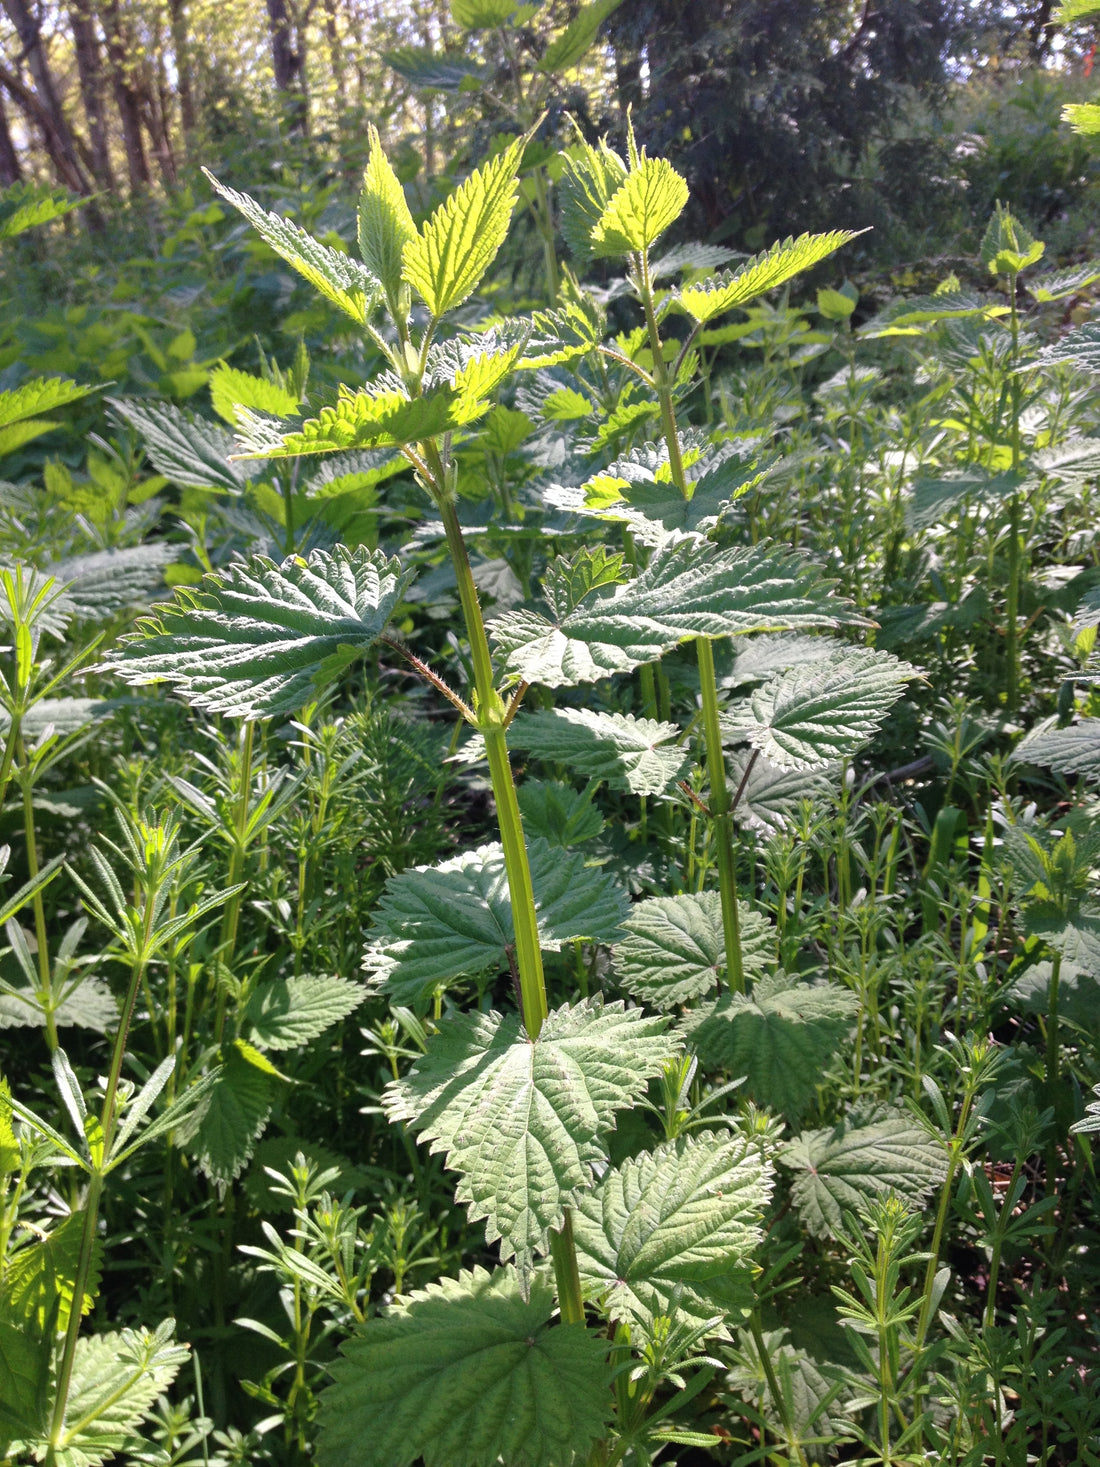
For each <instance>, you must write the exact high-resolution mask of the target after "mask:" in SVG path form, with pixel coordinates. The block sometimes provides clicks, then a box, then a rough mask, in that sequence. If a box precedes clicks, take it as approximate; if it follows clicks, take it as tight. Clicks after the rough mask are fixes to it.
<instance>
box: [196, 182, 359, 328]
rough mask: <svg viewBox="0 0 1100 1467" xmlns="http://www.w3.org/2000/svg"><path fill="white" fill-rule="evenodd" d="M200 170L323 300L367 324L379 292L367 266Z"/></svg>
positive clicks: (353, 318)
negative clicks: (270, 212)
mask: <svg viewBox="0 0 1100 1467" xmlns="http://www.w3.org/2000/svg"><path fill="white" fill-rule="evenodd" d="M203 172H204V173H205V174H206V176H207V178H208V179H209V180H210V182H211V183H212V184H213V186H214V188H215V189H216V190H217V191H218V193H219V194H221V196H222V198H223V199H225V200H226V201H227V202H228V203H230V204H232V205H233V207H234V208H235V209H239V210H240V212H241V213H242V214H243V215H244V217H245V218H246V219H247V220H248V222H249V224H251V225H252V227H253V229H255V230H256V231H257V233H258V234H260V235H261V236H262V238H263V239H264V241H265V243H267V244H268V245H270V246H271V248H272V249H273V250H274V251H275V253H276V254H277V255H278V256H279V257H280V258H281V259H283V260H285V261H286V262H287V264H288V265H289V266H290V267H291V269H293V270H296V271H297V272H298V274H299V275H301V276H302V277H303V279H305V280H308V281H309V283H310V285H312V286H313V288H314V290H317V291H319V292H320V293H321V295H323V296H324V297H325V299H326V300H330V301H331V302H332V304H333V305H334V306H339V308H340V310H342V311H345V312H346V313H347V314H348V315H349V316H350V317H351V318H352V320H353V321H357V322H358V323H359V325H360V326H365V325H366V323H367V322H368V321H369V320H370V318H371V316H372V315H373V313H374V309H375V307H376V306H377V305H378V302H379V299H380V297H381V294H382V292H381V289H380V287H379V282H378V279H377V277H376V276H375V275H373V274H372V273H371V271H370V270H368V269H367V267H366V265H364V264H361V263H360V261H358V260H356V259H354V258H353V256H351V255H347V254H345V253H344V252H343V251H342V250H334V249H333V248H332V247H331V246H330V245H326V244H322V243H321V241H320V240H319V239H314V238H313V236H312V235H311V234H309V233H308V232H307V231H306V230H304V229H303V228H302V227H301V225H298V224H295V223H294V221H293V220H292V219H283V218H282V217H281V216H280V215H278V214H269V213H268V211H267V210H266V209H265V208H263V207H262V206H261V205H260V204H258V203H257V202H256V200H255V199H252V198H249V196H248V194H242V193H238V192H237V190H236V189H232V188H227V187H226V186H225V184H222V183H219V182H218V180H217V179H216V178H215V177H214V175H213V174H212V173H211V172H210V171H209V169H206V168H204V169H203Z"/></svg>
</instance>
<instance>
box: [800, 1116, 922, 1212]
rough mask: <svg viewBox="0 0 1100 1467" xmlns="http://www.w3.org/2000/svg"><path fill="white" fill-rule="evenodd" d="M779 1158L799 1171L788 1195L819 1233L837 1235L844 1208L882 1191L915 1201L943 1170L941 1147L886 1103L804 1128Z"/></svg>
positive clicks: (856, 1206)
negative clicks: (812, 1128)
mask: <svg viewBox="0 0 1100 1467" xmlns="http://www.w3.org/2000/svg"><path fill="white" fill-rule="evenodd" d="M779 1160H780V1161H781V1162H782V1163H783V1165H784V1166H785V1167H789V1168H790V1169H791V1170H792V1171H793V1172H795V1173H796V1174H797V1175H796V1176H795V1178H794V1181H793V1182H792V1183H791V1197H792V1198H793V1200H794V1204H795V1206H796V1207H797V1208H798V1211H799V1215H800V1216H801V1218H802V1221H803V1223H804V1224H805V1225H806V1227H807V1228H808V1229H809V1231H810V1232H811V1233H813V1235H814V1236H815V1237H817V1238H830V1237H832V1238H835V1237H838V1236H839V1234H840V1232H841V1227H842V1223H843V1215H844V1213H845V1212H858V1211H859V1210H860V1209H861V1208H862V1207H864V1206H866V1204H867V1203H868V1202H872V1201H873V1200H874V1199H875V1198H876V1197H880V1196H882V1194H883V1193H885V1192H894V1193H896V1194H897V1195H898V1196H899V1197H901V1198H904V1200H905V1201H906V1202H909V1203H911V1204H912V1205H913V1206H914V1207H917V1206H919V1204H920V1202H921V1201H922V1200H923V1198H924V1197H926V1196H927V1195H928V1193H929V1192H930V1191H931V1190H932V1188H933V1187H937V1186H939V1184H940V1183H941V1182H942V1181H943V1179H944V1176H945V1175H946V1171H947V1168H946V1163H945V1159H944V1154H943V1148H942V1147H941V1146H939V1145H938V1144H937V1143H936V1142H935V1141H934V1140H933V1139H932V1138H931V1137H930V1136H929V1135H928V1133H927V1131H925V1130H924V1128H923V1127H922V1126H919V1125H918V1124H917V1122H916V1121H915V1120H914V1119H913V1118H912V1116H910V1115H908V1114H906V1112H905V1111H901V1110H894V1109H892V1108H891V1107H889V1106H879V1107H877V1108H875V1109H871V1110H867V1111H863V1112H855V1113H853V1114H852V1115H850V1116H847V1117H846V1118H845V1119H844V1120H842V1121H840V1122H839V1123H838V1124H837V1125H835V1126H832V1127H826V1128H825V1129H824V1130H821V1131H803V1132H802V1134H801V1135H800V1136H797V1137H796V1138H795V1139H794V1140H793V1141H790V1142H788V1143H787V1144H786V1145H785V1146H784V1147H783V1148H782V1149H781V1151H780V1153H779Z"/></svg>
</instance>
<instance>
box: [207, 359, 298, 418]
mask: <svg viewBox="0 0 1100 1467" xmlns="http://www.w3.org/2000/svg"><path fill="white" fill-rule="evenodd" d="M210 401H211V402H212V403H213V406H214V411H215V412H216V413H217V415H218V417H219V418H222V419H224V421H225V422H227V423H228V424H229V426H230V427H231V428H235V427H236V426H237V409H238V408H242V407H244V408H253V409H255V410H256V411H257V412H261V413H273V414H274V415H275V417H277V418H288V417H290V416H291V415H292V414H293V413H296V412H297V411H298V399H297V398H296V397H295V395H294V393H293V392H291V391H290V390H289V389H288V388H286V387H281V386H280V385H279V383H278V382H270V381H269V380H268V379H267V378H266V377H254V376H253V375H252V373H251V372H242V371H240V370H238V368H236V367H227V366H226V365H225V363H224V362H223V363H222V364H221V366H219V367H215V369H214V370H213V372H211V374H210Z"/></svg>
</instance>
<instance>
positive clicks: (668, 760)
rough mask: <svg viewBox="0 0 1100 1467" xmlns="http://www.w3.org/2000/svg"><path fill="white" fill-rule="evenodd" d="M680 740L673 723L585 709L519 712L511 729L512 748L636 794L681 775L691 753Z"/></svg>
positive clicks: (654, 790)
mask: <svg viewBox="0 0 1100 1467" xmlns="http://www.w3.org/2000/svg"><path fill="white" fill-rule="evenodd" d="M679 739H680V730H679V728H677V726H676V724H674V723H657V722H655V721H654V720H653V719H652V718H635V716H634V714H633V713H594V712H592V711H591V710H590V709H587V708H542V709H540V710H539V711H538V712H537V713H528V714H521V715H520V716H519V717H518V718H517V719H516V720H515V721H514V722H513V723H512V725H511V729H510V731H509V743H510V744H511V745H512V747H513V748H515V749H523V750H526V752H527V753H529V754H535V755H537V756H538V758H540V759H546V760H547V761H549V762H550V763H557V764H564V765H566V766H568V767H569V768H570V769H572V770H574V771H575V772H576V773H577V774H582V775H585V776H586V777H588V778H590V779H605V780H607V782H608V784H609V785H611V786H612V787H614V788H619V789H629V790H631V791H632V792H633V793H634V794H636V795H659V794H663V793H664V791H665V790H667V789H668V787H669V786H670V785H671V784H674V783H675V781H676V780H677V779H679V778H681V777H682V776H683V774H684V773H685V772H686V770H687V768H688V765H689V764H690V763H691V752H690V750H688V749H686V748H685V747H684V746H683V745H682V744H681V743H680V742H679Z"/></svg>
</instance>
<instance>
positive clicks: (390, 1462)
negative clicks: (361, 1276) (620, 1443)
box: [318, 1268, 611, 1467]
mask: <svg viewBox="0 0 1100 1467" xmlns="http://www.w3.org/2000/svg"><path fill="white" fill-rule="evenodd" d="M553 1310H554V1294H553V1290H552V1289H551V1288H550V1286H549V1285H548V1284H547V1283H546V1282H545V1281H544V1280H542V1279H536V1280H535V1281H534V1283H533V1285H532V1288H531V1294H530V1298H529V1299H527V1300H525V1299H524V1298H523V1295H522V1292H521V1290H520V1284H519V1280H518V1279H517V1277H516V1274H515V1271H514V1269H510V1268H501V1269H497V1270H496V1271H495V1272H494V1273H492V1274H489V1273H486V1272H485V1270H484V1269H481V1268H477V1269H474V1270H473V1271H472V1272H470V1273H467V1272H463V1273H461V1274H460V1275H459V1276H458V1278H457V1279H443V1280H442V1281H441V1282H440V1283H437V1284H430V1285H429V1286H428V1288H426V1289H418V1290H416V1291H415V1292H414V1293H413V1294H412V1295H411V1296H410V1298H409V1300H408V1302H407V1303H406V1304H403V1305H401V1306H399V1307H394V1308H391V1309H390V1310H388V1311H387V1313H386V1314H385V1315H384V1316H383V1317H382V1318H381V1319H371V1320H369V1321H368V1322H367V1323H366V1324H365V1325H364V1326H362V1327H361V1328H360V1329H359V1330H358V1331H357V1333H356V1334H354V1335H353V1336H352V1337H351V1339H350V1340H348V1341H347V1342H346V1343H345V1344H344V1345H343V1346H342V1347H341V1353H342V1356H343V1358H342V1359H340V1360H337V1361H336V1362H335V1363H334V1364H333V1365H332V1367H331V1370H332V1377H333V1384H332V1385H331V1386H330V1387H329V1388H328V1390H326V1391H325V1392H324V1394H323V1395H322V1397H321V1416H320V1421H321V1437H320V1445H319V1448H318V1461H319V1463H320V1467H411V1464H412V1463H414V1462H418V1461H420V1460H421V1459H423V1462H424V1464H425V1467H486V1464H488V1463H491V1462H498V1461H504V1462H507V1463H508V1464H509V1467H513V1464H514V1467H565V1464H566V1463H570V1462H574V1461H577V1460H584V1459H585V1458H586V1456H587V1453H588V1451H589V1449H590V1448H591V1446H592V1445H593V1443H594V1442H595V1441H596V1440H597V1439H598V1438H599V1437H600V1436H601V1435H602V1434H603V1432H604V1429H605V1427H606V1424H607V1421H608V1417H609V1415H610V1401H611V1394H610V1389H609V1388H610V1380H611V1371H610V1367H609V1365H608V1361H607V1347H606V1343H605V1342H603V1341H601V1340H600V1339H599V1338H598V1336H597V1335H595V1334H594V1333H593V1332H592V1331H590V1330H588V1329H587V1328H586V1327H585V1326H584V1325H581V1324H570V1325H552V1324H551V1316H552V1313H553Z"/></svg>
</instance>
